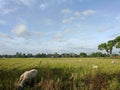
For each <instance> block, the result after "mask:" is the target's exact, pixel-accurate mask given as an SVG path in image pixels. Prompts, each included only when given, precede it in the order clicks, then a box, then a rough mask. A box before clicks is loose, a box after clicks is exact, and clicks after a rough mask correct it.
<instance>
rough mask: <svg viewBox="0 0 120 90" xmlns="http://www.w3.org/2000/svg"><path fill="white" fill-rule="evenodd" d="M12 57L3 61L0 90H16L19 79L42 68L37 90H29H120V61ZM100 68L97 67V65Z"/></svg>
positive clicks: (0, 68)
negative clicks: (33, 70)
mask: <svg viewBox="0 0 120 90" xmlns="http://www.w3.org/2000/svg"><path fill="white" fill-rule="evenodd" d="M112 60H113V59H104V58H27V59H26V58H10V59H7V58H6V59H2V58H1V59H0V90H16V89H17V85H18V80H19V76H20V75H21V74H22V73H23V72H24V71H26V70H30V69H32V68H36V69H38V77H37V78H38V80H37V83H36V85H35V86H34V87H28V86H25V90H120V59H115V61H116V62H117V63H116V64H111V61H112ZM95 65H96V66H98V68H93V66H95Z"/></svg>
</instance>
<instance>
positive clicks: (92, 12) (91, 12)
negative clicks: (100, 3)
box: [82, 10, 95, 16]
mask: <svg viewBox="0 0 120 90" xmlns="http://www.w3.org/2000/svg"><path fill="white" fill-rule="evenodd" d="M82 14H83V15H85V16H88V15H93V14H95V11H94V10H85V11H83V12H82Z"/></svg>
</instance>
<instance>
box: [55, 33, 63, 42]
mask: <svg viewBox="0 0 120 90" xmlns="http://www.w3.org/2000/svg"><path fill="white" fill-rule="evenodd" d="M54 39H55V40H57V41H59V40H61V39H62V33H60V32H59V33H56V34H55V36H54Z"/></svg>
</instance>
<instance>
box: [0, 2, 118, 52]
mask: <svg viewBox="0 0 120 90" xmlns="http://www.w3.org/2000/svg"><path fill="white" fill-rule="evenodd" d="M119 9H120V0H0V54H15V53H16V52H24V53H28V52H29V53H54V52H58V53H63V52H75V53H79V52H86V53H89V52H94V51H98V50H97V46H98V44H100V43H102V42H106V41H108V40H110V39H114V38H115V37H116V36H118V35H120V10H119Z"/></svg>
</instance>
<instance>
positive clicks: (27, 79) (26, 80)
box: [18, 69, 38, 90]
mask: <svg viewBox="0 0 120 90" xmlns="http://www.w3.org/2000/svg"><path fill="white" fill-rule="evenodd" d="M37 73H38V70H36V69H32V70H29V71H25V72H24V73H23V74H22V75H21V76H20V79H19V82H20V83H19V86H18V90H23V88H24V85H31V84H34V83H35V82H36V79H37Z"/></svg>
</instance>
